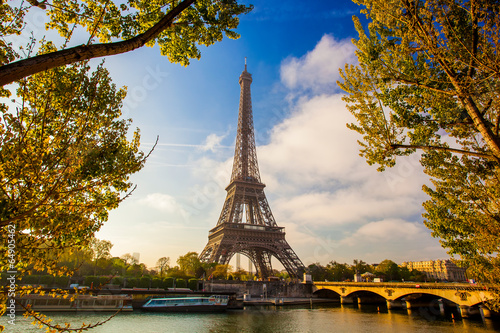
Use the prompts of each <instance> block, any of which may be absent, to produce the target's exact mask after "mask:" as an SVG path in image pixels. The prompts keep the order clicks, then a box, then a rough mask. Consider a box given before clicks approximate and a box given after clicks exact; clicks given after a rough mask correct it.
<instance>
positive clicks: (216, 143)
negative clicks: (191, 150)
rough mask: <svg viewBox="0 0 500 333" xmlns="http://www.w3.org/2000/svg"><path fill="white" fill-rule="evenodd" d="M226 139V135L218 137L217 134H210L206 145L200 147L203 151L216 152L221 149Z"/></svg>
mask: <svg viewBox="0 0 500 333" xmlns="http://www.w3.org/2000/svg"><path fill="white" fill-rule="evenodd" d="M225 137H226V135H220V136H219V135H217V134H215V133H212V134H210V135H209V136H207V138H206V139H205V143H204V144H203V145H202V146H201V147H200V148H201V150H203V151H208V150H210V151H212V152H214V151H215V150H216V149H217V148H219V147H221V144H220V143H221V141H222V140H223V139H224V138H225Z"/></svg>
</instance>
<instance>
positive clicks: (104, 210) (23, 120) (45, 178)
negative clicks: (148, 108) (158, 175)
mask: <svg viewBox="0 0 500 333" xmlns="http://www.w3.org/2000/svg"><path fill="white" fill-rule="evenodd" d="M45 48H46V49H50V48H51V46H50V45H45ZM16 95H17V96H16V97H17V98H16V99H14V100H13V102H12V103H14V105H15V107H12V109H8V106H7V105H6V104H1V105H0V227H2V231H3V232H2V233H0V242H1V243H2V244H15V251H13V252H12V253H11V256H10V257H8V256H2V258H1V259H0V269H1V270H2V271H8V270H12V269H13V268H15V269H16V270H17V272H18V277H17V279H20V278H21V277H22V276H23V275H29V274H32V273H33V272H37V271H45V272H46V273H48V274H53V275H70V274H71V269H72V267H63V266H61V265H60V264H59V263H60V260H59V259H60V258H59V257H60V255H61V254H62V253H64V251H70V252H75V251H79V250H82V249H84V248H85V247H87V246H88V245H89V242H90V241H91V238H92V236H93V235H94V233H95V232H96V231H97V230H99V228H100V227H101V225H102V224H103V223H104V222H105V221H106V220H107V216H108V211H109V210H111V209H113V208H116V207H117V206H118V204H119V203H120V202H121V201H122V200H124V199H125V198H126V197H127V196H128V194H129V193H130V190H131V188H132V184H131V183H130V182H129V177H130V175H131V174H132V173H135V172H137V171H139V170H140V169H141V168H142V167H143V165H144V163H145V156H144V154H143V153H142V152H140V151H139V132H138V131H136V132H135V133H133V135H131V141H129V139H128V135H129V134H128V128H129V124H130V121H128V120H123V119H120V116H121V112H120V107H121V105H122V100H123V98H124V97H125V91H124V90H123V89H116V87H115V86H114V85H113V84H112V83H111V79H110V78H109V73H108V72H107V71H106V70H105V69H104V68H103V67H102V66H98V67H97V68H96V69H95V71H93V72H90V67H89V66H88V65H87V64H86V63H80V64H75V65H71V66H68V67H58V68H55V69H52V70H50V71H46V72H41V73H38V74H36V75H33V76H31V77H28V78H26V79H24V80H22V81H20V82H19V87H18V89H17V92H16ZM77 267H78V266H77ZM25 292H26V293H29V292H32V290H28V289H23V290H21V291H18V292H17V293H16V295H21V294H22V293H25ZM3 309H5V308H3Z"/></svg>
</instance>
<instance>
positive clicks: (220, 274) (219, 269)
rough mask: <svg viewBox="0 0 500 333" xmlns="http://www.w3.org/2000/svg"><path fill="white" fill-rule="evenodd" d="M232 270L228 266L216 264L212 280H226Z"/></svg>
mask: <svg viewBox="0 0 500 333" xmlns="http://www.w3.org/2000/svg"><path fill="white" fill-rule="evenodd" d="M232 269H233V268H232V267H231V266H230V265H222V264H218V265H217V266H215V270H214V271H213V272H212V276H213V278H214V279H220V280H226V279H227V277H228V274H229V273H230V272H231V270H232Z"/></svg>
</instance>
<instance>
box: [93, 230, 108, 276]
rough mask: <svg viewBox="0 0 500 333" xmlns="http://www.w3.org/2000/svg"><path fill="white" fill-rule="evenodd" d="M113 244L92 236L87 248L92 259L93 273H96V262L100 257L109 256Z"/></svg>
mask: <svg viewBox="0 0 500 333" xmlns="http://www.w3.org/2000/svg"><path fill="white" fill-rule="evenodd" d="M112 247H113V244H112V243H111V242H110V241H108V240H100V239H97V238H95V237H92V239H91V240H90V243H89V248H90V251H91V254H92V260H93V261H94V275H97V264H98V262H99V260H101V259H109V258H111V253H110V252H109V251H111V248H112Z"/></svg>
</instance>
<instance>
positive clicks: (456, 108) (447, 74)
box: [339, 0, 500, 285]
mask: <svg viewBox="0 0 500 333" xmlns="http://www.w3.org/2000/svg"><path fill="white" fill-rule="evenodd" d="M356 2H357V3H358V4H361V5H364V6H365V8H366V9H364V12H365V13H366V15H367V18H368V19H369V20H370V23H369V25H368V28H367V30H368V31H367V33H365V30H364V28H363V26H362V24H361V22H360V21H359V19H357V18H355V20H354V21H355V26H356V29H357V30H358V33H359V39H358V40H356V41H354V43H355V45H356V46H357V48H358V51H357V56H358V60H359V65H358V66H352V65H351V66H349V65H346V67H345V69H344V71H343V72H341V74H342V77H343V82H342V83H339V85H340V86H341V87H342V88H343V89H344V90H345V91H346V92H347V93H348V94H347V95H346V96H345V101H346V102H347V103H348V108H349V110H350V111H351V113H352V114H353V115H354V116H355V117H356V121H357V122H356V123H354V124H349V125H348V127H349V128H351V129H353V130H355V131H358V132H359V133H361V134H362V135H363V141H362V142H360V145H361V146H362V149H361V155H362V156H364V157H365V158H366V160H367V162H368V163H369V164H370V165H371V164H378V165H379V170H380V171H383V170H384V169H385V168H386V167H391V166H393V165H395V163H396V157H398V156H407V155H410V154H412V153H414V152H415V151H416V150H419V151H422V152H423V153H422V156H421V164H422V166H423V167H424V171H425V172H426V173H427V174H428V175H429V176H430V177H431V180H432V182H433V187H430V186H424V191H425V192H426V193H427V194H429V196H430V199H429V200H428V201H426V202H425V203H424V207H425V210H426V213H425V214H424V218H425V221H424V223H425V225H426V226H427V227H429V228H430V229H431V230H432V231H433V233H432V235H433V236H435V237H439V238H441V243H442V245H443V246H444V247H446V248H447V249H448V253H449V254H450V255H452V256H455V255H458V256H459V257H460V259H461V263H462V264H463V265H467V266H470V267H471V268H472V271H474V272H476V273H477V275H478V276H480V277H481V278H482V280H483V281H486V282H490V283H495V284H496V285H498V284H499V283H500V257H499V253H500V251H499V249H500V237H499V236H498V232H497V231H498V230H499V228H500V201H499V200H500V179H499V178H498V174H499V171H500V170H499V161H500V137H499V131H500V113H499V111H500V101H499V99H498V95H499V92H500V89H499V88H500V75H499V74H500V57H499V56H498V44H499V42H500V24H499V23H500V4H499V3H498V2H492V1H487V0H477V1H462V0H439V1H438V0H430V1H421V0H410V1H408V0H400V1H390V2H387V1H381V0H359V1H358V0H356Z"/></svg>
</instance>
